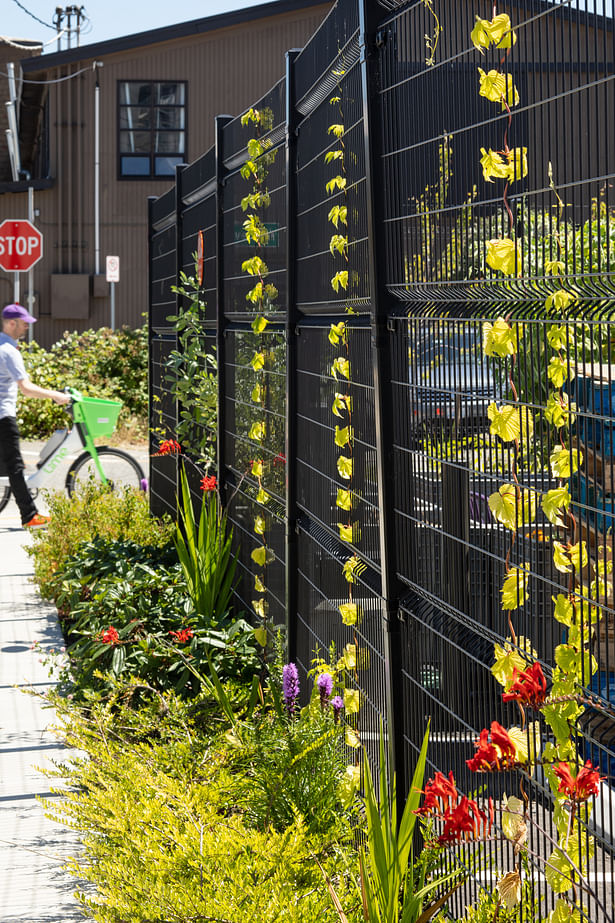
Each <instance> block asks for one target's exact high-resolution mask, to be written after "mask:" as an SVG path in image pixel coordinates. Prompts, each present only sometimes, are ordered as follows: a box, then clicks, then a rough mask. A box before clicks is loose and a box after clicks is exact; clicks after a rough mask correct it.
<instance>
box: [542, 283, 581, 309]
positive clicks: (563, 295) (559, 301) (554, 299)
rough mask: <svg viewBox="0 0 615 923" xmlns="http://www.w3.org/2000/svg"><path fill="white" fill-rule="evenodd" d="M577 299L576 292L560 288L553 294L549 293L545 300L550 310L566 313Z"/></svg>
mask: <svg viewBox="0 0 615 923" xmlns="http://www.w3.org/2000/svg"><path fill="white" fill-rule="evenodd" d="M576 300H577V296H576V292H570V291H568V290H567V289H564V288H560V289H558V290H557V291H556V292H553V294H552V295H549V297H548V298H547V300H546V301H545V307H546V308H547V310H548V311H555V312H557V313H558V314H562V313H564V312H565V311H566V310H567V308H569V307H570V305H571V304H574V302H575V301H576Z"/></svg>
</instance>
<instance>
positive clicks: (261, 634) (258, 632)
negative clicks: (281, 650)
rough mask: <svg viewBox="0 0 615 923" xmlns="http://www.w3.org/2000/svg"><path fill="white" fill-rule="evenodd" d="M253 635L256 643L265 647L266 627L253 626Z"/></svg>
mask: <svg viewBox="0 0 615 923" xmlns="http://www.w3.org/2000/svg"><path fill="white" fill-rule="evenodd" d="M254 637H255V638H256V641H257V642H258V644H260V646H261V647H267V629H266V628H263V627H261V628H255V629H254Z"/></svg>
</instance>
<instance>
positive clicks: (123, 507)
mask: <svg viewBox="0 0 615 923" xmlns="http://www.w3.org/2000/svg"><path fill="white" fill-rule="evenodd" d="M49 511H50V513H51V522H50V524H49V527H48V528H47V529H45V530H44V531H42V530H41V531H39V532H37V533H35V534H34V536H33V544H32V545H31V546H30V548H29V549H28V553H29V554H30V555H32V557H33V558H34V579H35V581H36V583H37V584H38V588H39V590H40V593H41V596H43V598H44V599H53V598H54V595H55V594H54V590H55V589H56V587H55V584H54V576H55V574H56V572H57V571H58V570H59V569H60V568H61V567H62V565H63V564H64V562H65V561H66V558H67V557H68V556H69V555H71V554H74V553H75V551H76V550H77V548H78V547H79V545H80V544H81V543H82V542H88V541H91V540H92V539H93V538H94V537H95V536H97V535H100V536H101V537H102V538H109V539H131V540H132V541H135V542H138V543H139V544H141V545H155V546H160V547H161V546H163V545H165V544H166V543H167V542H168V541H170V539H171V535H172V532H173V526H172V525H171V524H170V523H167V524H164V523H160V522H159V521H157V520H155V519H153V518H152V516H151V515H150V512H149V503H148V498H147V496H146V494H144V493H141V492H137V491H127V492H126V493H124V492H120V493H113V492H112V491H110V490H109V489H108V488H107V487H103V486H100V485H97V484H95V483H91V484H89V485H87V486H86V487H85V488H84V489H83V490H82V491H80V493H79V494H78V496H75V497H74V498H72V499H69V498H68V497H67V496H66V495H65V494H60V493H56V494H53V495H52V496H51V497H50V498H49Z"/></svg>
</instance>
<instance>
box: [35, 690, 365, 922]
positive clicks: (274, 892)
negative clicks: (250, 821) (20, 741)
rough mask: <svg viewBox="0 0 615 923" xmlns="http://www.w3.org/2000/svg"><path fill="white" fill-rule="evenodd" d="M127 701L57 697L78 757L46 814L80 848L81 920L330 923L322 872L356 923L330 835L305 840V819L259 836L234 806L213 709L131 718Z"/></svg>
mask: <svg viewBox="0 0 615 923" xmlns="http://www.w3.org/2000/svg"><path fill="white" fill-rule="evenodd" d="M129 693H130V690H126V691H124V692H122V693H121V696H118V698H117V699H116V701H115V703H114V706H113V707H111V706H107V707H103V706H101V705H100V704H91V705H90V706H89V707H88V708H87V709H86V708H84V709H79V708H76V707H75V706H74V705H73V704H71V703H69V702H66V700H61V699H59V700H56V703H57V707H58V710H59V714H60V719H61V723H62V727H61V729H60V730H61V733H62V736H63V737H65V739H66V743H67V745H68V746H69V747H73V748H75V751H76V752H77V753H78V754H79V756H73V757H72V758H71V761H70V763H69V764H68V765H67V767H66V770H65V771H61V770H60V771H59V772H58V775H61V776H62V777H64V778H66V779H67V781H68V783H69V790H68V792H66V794H65V796H64V797H63V798H62V799H58V798H55V799H53V801H50V802H48V803H47V810H48V811H49V812H51V813H52V815H53V816H54V817H55V818H56V819H58V820H60V821H61V822H64V823H69V824H70V825H71V826H72V827H73V828H74V829H76V830H77V831H78V832H79V835H80V839H81V841H82V843H83V847H84V851H83V853H82V854H80V855H79V856H77V857H75V858H74V859H72V860H71V863H70V868H71V870H72V871H73V873H74V874H75V875H76V876H77V877H78V878H80V879H81V880H85V881H87V882H90V883H91V884H92V885H93V886H94V888H95V893H94V894H93V895H92V893H91V892H90V893H89V894H80V895H79V897H80V900H81V902H82V904H83V907H84V910H85V911H86V912H87V915H88V917H90V918H92V919H93V920H95V921H97V923H126V921H134V923H137V921H138V923H160V921H171V920H173V921H174V923H196V921H200V920H203V921H204V920H218V921H228V923H245V921H246V920H259V921H264V923H273V921H276V923H281V921H284V923H313V921H314V920H319V921H323V923H334V921H339V917H338V915H337V912H336V910H335V908H334V906H333V903H332V901H331V898H330V896H329V892H328V889H327V882H326V881H325V878H324V875H323V872H324V873H325V874H326V875H327V877H328V878H329V879H330V880H331V882H332V884H333V885H334V887H335V891H336V893H337V895H338V896H339V898H340V900H341V901H342V902H343V904H344V906H345V908H351V909H350V910H347V911H346V912H347V916H348V920H349V921H350V923H356V921H358V920H359V918H360V916H361V913H360V901H359V900H357V894H356V891H355V890H354V887H355V886H354V885H353V883H352V878H351V876H350V875H349V873H348V866H349V864H350V861H352V858H353V856H354V853H353V851H352V850H350V849H349V850H348V854H347V853H346V851H345V850H343V849H342V848H341V847H339V846H336V845H335V841H334V838H333V835H329V836H326V837H322V836H321V837H314V836H310V835H309V834H308V833H307V831H306V829H305V826H304V825H303V824H302V822H301V820H295V821H294V822H293V823H292V824H291V825H290V826H289V827H288V828H287V829H286V830H284V831H283V832H276V831H274V830H271V829H266V830H263V831H258V830H255V829H254V828H251V827H247V826H246V825H245V824H244V821H243V817H242V813H241V810H239V809H237V808H233V807H231V808H229V806H228V804H227V801H226V797H225V795H224V790H225V787H226V784H227V776H228V768H227V758H228V753H229V744H228V743H226V741H225V737H224V731H225V725H224V724H223V723H222V722H221V720H220V716H219V715H216V714H215V711H214V712H212V708H211V705H212V703H211V701H210V700H208V699H207V697H206V696H202V697H201V698H200V699H199V701H198V702H196V703H189V704H182V703H181V702H179V701H178V700H177V698H175V697H173V696H158V697H155V698H153V700H152V703H151V705H149V706H147V707H145V708H143V709H142V710H141V711H140V712H139V713H138V714H136V715H135V713H134V712H131V710H130V709H129V708H127V707H126V706H125V705H122V704H121V700H124V701H125V700H126V698H127V696H128V695H129ZM313 808H314V810H315V811H317V810H318V804H314V805H313ZM353 905H354V906H353Z"/></svg>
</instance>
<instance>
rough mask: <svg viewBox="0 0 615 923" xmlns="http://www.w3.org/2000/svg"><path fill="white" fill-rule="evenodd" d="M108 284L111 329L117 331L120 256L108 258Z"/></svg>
mask: <svg viewBox="0 0 615 923" xmlns="http://www.w3.org/2000/svg"><path fill="white" fill-rule="evenodd" d="M106 262H107V277H106V278H107V282H109V284H110V285H111V329H112V330H115V283H116V282H119V281H120V258H119V256H108V257H107V261H106Z"/></svg>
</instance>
